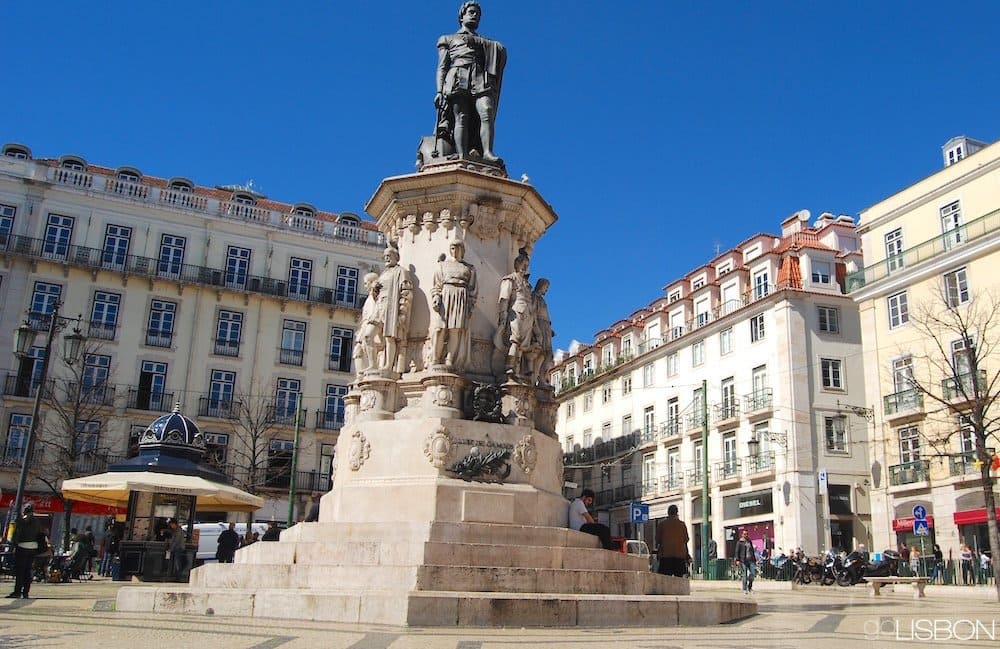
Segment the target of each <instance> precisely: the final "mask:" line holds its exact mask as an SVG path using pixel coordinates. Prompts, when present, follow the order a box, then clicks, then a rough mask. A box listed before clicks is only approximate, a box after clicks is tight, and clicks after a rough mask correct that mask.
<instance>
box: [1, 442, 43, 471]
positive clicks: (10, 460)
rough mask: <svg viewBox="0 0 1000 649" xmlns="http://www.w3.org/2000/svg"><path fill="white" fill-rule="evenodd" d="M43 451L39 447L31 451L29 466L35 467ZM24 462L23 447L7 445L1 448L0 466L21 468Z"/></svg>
mask: <svg viewBox="0 0 1000 649" xmlns="http://www.w3.org/2000/svg"><path fill="white" fill-rule="evenodd" d="M43 451H44V449H43V448H42V447H41V446H36V447H35V448H33V449H31V464H34V465H36V466H37V463H38V462H40V461H41V459H42V453H43ZM23 462H24V446H23V445H16V444H8V445H6V446H4V447H3V453H2V454H0V466H17V467H19V466H21V464H22V463H23Z"/></svg>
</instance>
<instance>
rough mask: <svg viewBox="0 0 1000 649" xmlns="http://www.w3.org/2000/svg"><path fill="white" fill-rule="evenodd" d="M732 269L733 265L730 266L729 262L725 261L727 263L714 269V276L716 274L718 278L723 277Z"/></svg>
mask: <svg viewBox="0 0 1000 649" xmlns="http://www.w3.org/2000/svg"><path fill="white" fill-rule="evenodd" d="M732 269H733V264H732V262H729V261H727V262H726V263H724V264H719V267H718V268H717V269H716V271H715V273H716V274H717V275H718V276H719V277H722V276H723V275H725V274H726V273H728V272H729V271H731V270H732Z"/></svg>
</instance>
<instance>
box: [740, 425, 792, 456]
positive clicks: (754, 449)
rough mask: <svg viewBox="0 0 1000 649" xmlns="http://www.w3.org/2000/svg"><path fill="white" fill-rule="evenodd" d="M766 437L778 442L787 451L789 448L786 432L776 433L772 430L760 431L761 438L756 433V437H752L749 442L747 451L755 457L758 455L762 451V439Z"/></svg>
mask: <svg viewBox="0 0 1000 649" xmlns="http://www.w3.org/2000/svg"><path fill="white" fill-rule="evenodd" d="M765 439H766V440H767V441H769V442H773V443H774V444H777V445H778V446H780V447H781V448H783V449H785V450H786V451H787V450H788V435H787V434H786V433H774V432H771V431H767V432H763V433H760V435H759V438H758V436H756V435H755V436H754V437H751V438H750V440H749V441H748V442H747V451H749V452H750V455H751V456H753V457H756V456H757V454H758V453H759V452H760V443H761V441H762V440H765Z"/></svg>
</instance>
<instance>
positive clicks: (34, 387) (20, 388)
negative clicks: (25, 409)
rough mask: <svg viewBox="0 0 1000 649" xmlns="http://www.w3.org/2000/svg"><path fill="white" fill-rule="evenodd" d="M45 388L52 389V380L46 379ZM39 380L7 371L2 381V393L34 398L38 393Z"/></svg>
mask: <svg viewBox="0 0 1000 649" xmlns="http://www.w3.org/2000/svg"><path fill="white" fill-rule="evenodd" d="M46 385H47V387H46V389H47V390H51V389H52V380H51V379H49V380H48V381H46ZM38 386H39V382H38V381H37V380H35V379H31V378H28V377H23V376H18V375H17V374H10V373H8V374H7V376H6V377H5V378H4V382H3V393H4V394H5V395H7V396H11V397H25V398H29V399H34V398H35V395H36V394H37V393H38Z"/></svg>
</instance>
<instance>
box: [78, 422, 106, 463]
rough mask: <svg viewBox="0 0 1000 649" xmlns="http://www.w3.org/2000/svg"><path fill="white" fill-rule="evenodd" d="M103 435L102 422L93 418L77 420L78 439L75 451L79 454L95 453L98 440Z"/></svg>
mask: <svg viewBox="0 0 1000 649" xmlns="http://www.w3.org/2000/svg"><path fill="white" fill-rule="evenodd" d="M100 436H101V422H99V421H93V420H89V419H88V420H84V419H77V420H76V439H75V440H74V444H73V447H74V451H75V454H76V455H77V456H81V455H88V454H93V452H94V451H96V450H97V442H98V440H99V439H100Z"/></svg>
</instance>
